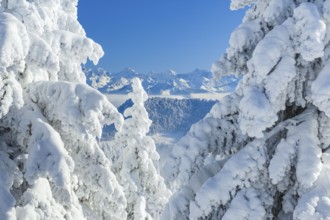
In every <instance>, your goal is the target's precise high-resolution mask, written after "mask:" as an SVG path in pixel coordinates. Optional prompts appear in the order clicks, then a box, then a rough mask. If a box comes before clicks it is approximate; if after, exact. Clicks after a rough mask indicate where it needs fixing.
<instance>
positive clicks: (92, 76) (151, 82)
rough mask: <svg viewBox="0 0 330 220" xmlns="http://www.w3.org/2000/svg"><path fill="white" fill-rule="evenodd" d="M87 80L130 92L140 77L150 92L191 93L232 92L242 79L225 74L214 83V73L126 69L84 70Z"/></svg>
mask: <svg viewBox="0 0 330 220" xmlns="http://www.w3.org/2000/svg"><path fill="white" fill-rule="evenodd" d="M85 73H86V76H87V83H88V84H90V85H92V86H93V87H94V88H97V89H99V90H100V91H101V92H102V93H112V94H127V93H128V92H131V90H132V89H131V86H130V85H131V83H130V82H131V80H132V79H133V78H134V77H138V78H140V79H141V80H142V84H143V87H144V89H145V90H146V92H147V93H148V94H151V95H156V94H175V95H177V94H191V93H210V92H212V93H213V92H231V91H233V90H234V89H235V87H236V85H237V82H238V80H239V78H237V77H235V76H225V77H223V78H222V79H221V80H219V82H214V81H213V80H212V79H213V76H212V73H211V72H210V71H207V70H200V69H196V70H194V71H193V72H190V73H176V72H174V71H173V70H169V71H166V72H162V73H155V72H150V73H147V74H141V73H137V72H136V71H135V70H133V69H130V68H125V69H124V70H122V71H120V72H118V73H109V72H107V71H105V70H104V69H101V68H99V69H96V70H91V69H85Z"/></svg>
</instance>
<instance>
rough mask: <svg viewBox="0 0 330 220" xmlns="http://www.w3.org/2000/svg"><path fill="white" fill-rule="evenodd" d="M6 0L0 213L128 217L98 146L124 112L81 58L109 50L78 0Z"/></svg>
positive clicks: (0, 71) (0, 53)
mask: <svg viewBox="0 0 330 220" xmlns="http://www.w3.org/2000/svg"><path fill="white" fill-rule="evenodd" d="M0 2H1V5H0V158H1V159H0V176H1V178H0V216H1V217H0V218H1V219H16V218H17V219H86V218H87V219H125V217H126V211H125V209H126V199H125V195H124V193H123V188H122V187H121V186H120V185H119V183H118V181H117V179H116V177H115V175H114V174H113V173H112V171H111V163H110V161H109V160H108V159H107V157H106V156H105V154H104V152H103V151H102V149H101V148H100V147H99V144H98V139H99V138H100V137H101V133H102V127H103V125H104V124H111V123H115V124H116V126H117V128H118V129H120V127H121V125H122V121H123V117H122V116H121V115H120V114H119V113H118V112H117V110H116V108H115V107H114V106H113V105H112V104H111V103H109V101H108V100H107V98H106V97H105V96H103V95H102V94H101V93H99V92H97V91H96V90H94V89H92V88H90V87H89V86H87V85H86V84H85V81H86V79H85V76H84V73H83V71H82V69H81V64H82V63H84V62H86V60H87V58H89V59H91V60H92V61H93V62H94V63H97V62H98V59H99V58H100V57H101V56H102V55H103V51H102V49H101V47H100V46H99V45H98V44H96V43H95V42H93V41H92V40H91V39H88V38H87V37H86V35H85V32H84V30H83V28H82V27H81V25H80V24H79V22H78V21H77V7H76V6H77V0H57V1H49V0H29V1H26V0H2V1H0Z"/></svg>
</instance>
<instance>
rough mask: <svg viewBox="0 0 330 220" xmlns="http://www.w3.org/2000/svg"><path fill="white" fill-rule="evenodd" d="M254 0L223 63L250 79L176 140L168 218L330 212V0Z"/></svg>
mask: <svg viewBox="0 0 330 220" xmlns="http://www.w3.org/2000/svg"><path fill="white" fill-rule="evenodd" d="M248 5H249V9H248V10H247V12H246V15H245V17H244V19H243V22H242V24H241V25H240V26H239V27H238V28H237V29H236V30H235V31H234V32H233V33H232V35H231V38H230V47H229V48H228V49H227V51H226V53H225V54H224V55H223V56H222V58H221V59H220V60H219V61H218V62H216V63H215V64H214V66H213V72H214V75H215V76H216V77H218V78H219V77H221V76H222V75H224V74H227V73H236V74H238V75H240V74H242V75H243V78H242V80H241V82H240V84H239V86H238V88H237V90H236V92H235V93H234V94H232V95H230V96H228V97H226V98H225V99H224V100H222V101H221V103H219V104H216V105H215V106H214V108H213V109H212V111H211V112H210V113H209V114H208V115H207V116H206V117H205V118H204V119H203V120H202V121H200V122H199V123H197V124H195V125H194V126H193V127H192V128H191V130H190V132H189V133H188V134H187V136H186V137H184V138H183V139H182V140H181V141H180V142H179V143H178V146H176V147H174V150H173V152H172V154H171V157H169V159H168V160H167V163H166V165H165V169H164V170H163V173H164V174H165V176H166V178H167V182H168V184H169V185H170V186H171V188H172V189H174V190H176V193H175V194H174V195H173V196H172V198H171V199H170V202H169V204H168V205H167V207H166V210H165V212H164V219H329V218H330V187H329V186H330V178H329V175H330V150H329V149H330V135H329V131H330V130H329V129H330V110H329V109H330V108H329V107H330V80H329V79H330V59H329V57H330V32H329V30H330V1H329V0H309V1H307V0H232V1H231V8H232V9H239V8H243V7H245V6H248Z"/></svg>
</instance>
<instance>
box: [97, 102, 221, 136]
mask: <svg viewBox="0 0 330 220" xmlns="http://www.w3.org/2000/svg"><path fill="white" fill-rule="evenodd" d="M215 103H216V101H213V100H205V99H173V98H160V97H154V98H149V99H148V100H147V101H146V102H145V108H146V110H147V112H148V114H149V118H150V119H151V120H152V124H151V126H150V130H149V134H152V135H154V134H157V133H162V134H164V133H166V134H171V135H172V134H175V136H176V137H179V136H182V135H184V134H185V133H186V132H187V131H188V130H189V129H190V127H191V125H192V124H194V123H196V122H198V121H199V120H201V119H202V118H204V116H205V115H206V114H207V113H208V112H209V111H210V109H211V108H212V106H213V105H214V104H215ZM131 106H132V101H131V100H127V101H126V102H125V103H124V104H123V105H121V106H120V107H119V108H118V111H119V112H121V113H123V112H124V111H125V109H127V108H129V107H131ZM114 132H115V130H114V128H113V126H106V127H105V128H104V131H103V134H104V138H107V137H108V136H112V135H113V134H114Z"/></svg>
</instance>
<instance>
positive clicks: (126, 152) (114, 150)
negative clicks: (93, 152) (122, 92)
mask: <svg viewBox="0 0 330 220" xmlns="http://www.w3.org/2000/svg"><path fill="white" fill-rule="evenodd" d="M132 88H133V91H132V92H131V93H129V98H130V99H131V100H132V102H133V106H132V107H130V108H127V109H126V110H125V112H124V116H125V117H126V119H125V121H124V124H123V127H122V130H121V131H120V132H117V133H116V135H115V140H114V141H112V142H110V143H107V144H105V145H104V148H105V149H104V151H105V152H106V155H108V157H109V158H110V157H111V158H112V160H113V166H112V168H113V171H114V173H115V174H116V175H117V177H118V180H119V182H120V183H121V185H122V186H123V187H124V192H125V195H126V199H127V209H126V210H127V217H128V219H160V217H161V213H162V211H163V209H164V206H165V204H166V203H167V201H168V197H169V196H170V192H169V190H168V189H167V188H166V185H165V183H164V179H163V178H162V177H161V176H160V174H159V169H158V166H159V165H158V161H159V154H158V153H157V151H156V146H155V143H154V141H153V139H152V138H151V137H149V136H147V133H148V131H149V127H150V125H151V120H150V119H149V117H148V113H147V111H146V109H145V107H144V102H145V101H146V100H147V99H148V95H147V93H146V92H145V91H144V89H143V87H142V84H141V81H140V80H139V79H138V78H133V80H132Z"/></svg>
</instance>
